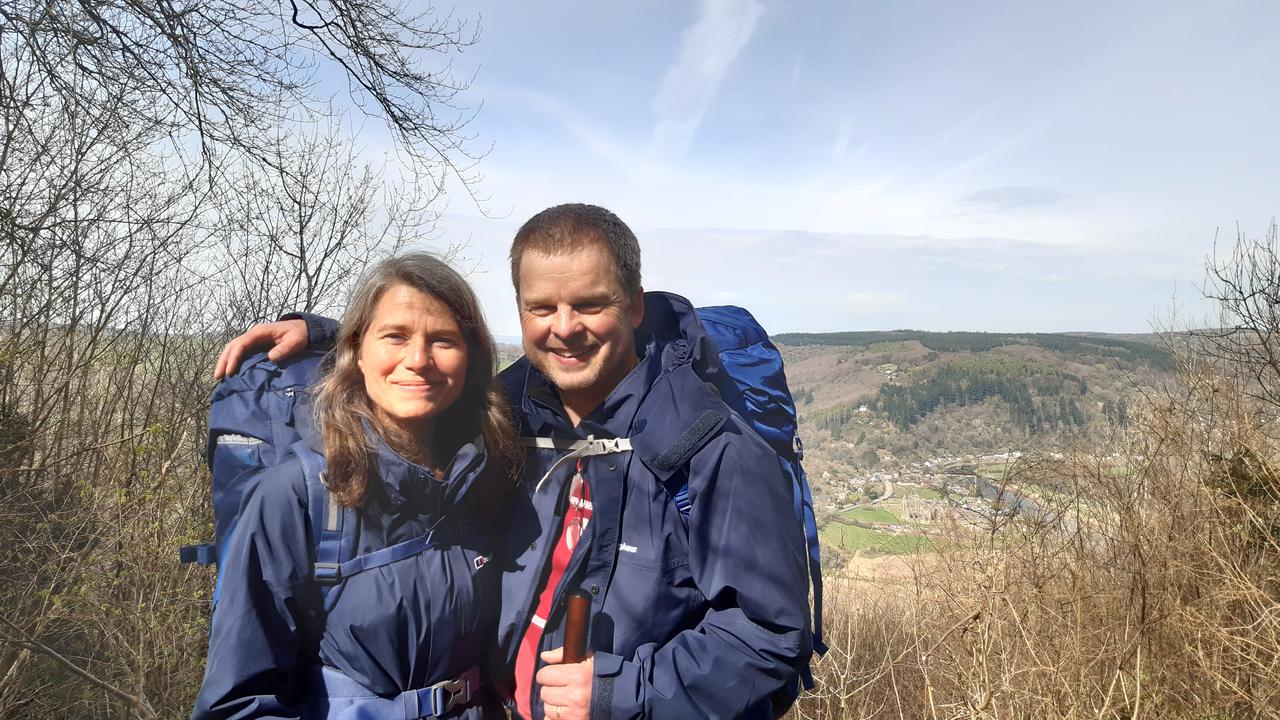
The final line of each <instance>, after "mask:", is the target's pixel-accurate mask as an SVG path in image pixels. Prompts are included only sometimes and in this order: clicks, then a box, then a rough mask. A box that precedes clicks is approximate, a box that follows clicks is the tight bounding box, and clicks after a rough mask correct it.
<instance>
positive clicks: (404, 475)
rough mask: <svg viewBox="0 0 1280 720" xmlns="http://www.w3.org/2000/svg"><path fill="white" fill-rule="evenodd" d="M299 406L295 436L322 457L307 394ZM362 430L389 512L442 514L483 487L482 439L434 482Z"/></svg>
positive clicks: (368, 428) (465, 448)
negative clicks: (396, 510) (404, 510)
mask: <svg viewBox="0 0 1280 720" xmlns="http://www.w3.org/2000/svg"><path fill="white" fill-rule="evenodd" d="M300 402H301V403H302V407H301V408H300V410H299V411H298V412H297V413H295V415H294V417H295V418H296V419H298V420H299V423H298V427H297V430H298V433H299V434H300V435H301V436H302V438H303V440H304V441H306V443H307V445H308V446H309V447H311V449H313V450H315V451H316V452H318V453H320V454H322V455H323V454H324V440H323V438H322V437H321V436H320V432H319V429H318V427H317V426H316V422H315V416H314V412H313V408H312V407H311V406H312V405H313V403H312V398H311V397H310V393H306V394H304V395H303V396H302V397H301V398H300ZM364 429H365V436H366V438H367V439H368V441H369V444H370V446H371V447H372V448H373V451H374V460H375V462H376V463H377V468H378V477H379V478H380V479H381V480H382V484H383V490H384V497H385V498H386V500H387V502H388V503H389V505H390V507H391V508H400V507H402V506H404V507H406V508H411V509H413V510H415V511H424V510H426V511H434V512H444V511H445V510H448V509H449V508H452V507H454V506H455V505H457V504H459V503H461V502H463V501H464V500H465V499H466V498H467V497H468V496H469V495H471V494H475V493H476V488H477V486H479V485H481V484H482V483H480V482H479V480H480V477H481V475H482V474H483V473H484V469H485V466H486V464H487V460H488V455H487V453H486V452H485V448H484V440H483V438H480V437H477V438H476V439H475V440H472V441H471V442H469V443H467V444H465V445H463V446H462V447H461V448H459V449H458V451H457V452H456V453H454V455H453V458H452V459H450V461H449V463H448V465H446V466H445V467H444V469H443V473H442V474H443V479H437V478H436V476H435V473H433V472H432V470H431V469H430V468H427V467H424V466H422V465H419V464H417V463H415V462H413V461H411V460H409V459H408V458H406V457H404V456H403V455H401V454H399V453H397V452H396V451H395V450H393V449H391V446H389V445H387V443H386V441H385V440H383V439H382V436H380V435H379V434H378V433H377V432H375V431H374V430H373V428H372V427H371V426H370V425H369V423H368V422H367V421H366V422H365V424H364Z"/></svg>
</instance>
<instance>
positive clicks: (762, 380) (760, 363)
mask: <svg viewBox="0 0 1280 720" xmlns="http://www.w3.org/2000/svg"><path fill="white" fill-rule="evenodd" d="M696 313H697V316H698V320H699V322H700V323H701V325H702V328H703V330H704V331H705V332H706V334H707V336H708V337H709V338H710V339H711V341H712V342H714V343H715V346H716V349H717V350H719V355H720V364H721V366H722V367H723V368H724V373H722V374H721V373H713V374H710V376H709V377H706V378H705V379H706V380H707V381H708V382H710V383H712V384H713V385H714V386H715V388H716V390H717V391H718V392H719V394H720V399H721V400H723V401H724V403H725V404H726V405H728V406H729V408H730V409H731V410H733V411H734V412H736V413H738V415H740V416H741V417H742V418H743V419H744V420H745V421H746V422H747V423H748V424H749V425H750V426H751V428H752V429H753V430H755V431H756V433H757V434H759V435H760V437H761V438H763V439H764V441H765V442H767V443H769V446H770V447H772V448H773V450H774V451H775V452H776V453H778V463H779V464H780V465H781V466H782V471H783V474H785V475H786V476H787V478H788V479H789V480H790V481H791V484H792V509H793V511H794V512H795V514H796V518H797V519H799V520H800V522H801V523H802V526H803V527H804V534H805V550H806V555H807V557H808V563H809V584H810V587H811V588H812V589H813V649H814V651H815V652H817V653H818V654H819V655H822V654H824V653H826V651H827V646H826V644H825V643H824V642H823V640H822V560H821V555H820V553H819V550H818V525H817V521H816V518H815V517H814V513H813V495H812V493H811V492H810V490H809V479H808V476H807V475H805V472H804V467H803V466H802V465H801V460H803V459H804V446H803V445H802V444H801V442H800V436H799V435H798V434H797V432H796V425H797V420H796V405H795V402H794V401H793V400H792V398H791V391H790V390H789V389H788V388H787V378H786V374H785V373H784V372H783V368H782V356H781V355H780V354H779V353H778V348H777V347H775V346H774V344H773V343H772V342H771V341H770V340H769V334H768V333H766V332H765V331H764V328H762V327H760V323H758V322H756V319H755V318H754V317H752V316H751V313H750V312H747V311H746V310H744V309H743V308H740V307H735V306H732V305H721V306H716V307H704V308H698V309H697V310H696ZM683 490H684V495H685V497H686V498H687V496H688V487H687V485H686V487H685V488H684V489H683ZM679 504H680V503H679V500H678V499H677V505H679ZM686 504H687V500H686ZM686 512H687V510H686ZM804 679H805V686H806V687H807V688H809V689H812V687H813V679H812V677H811V676H810V674H809V673H808V671H807V669H806V672H805V678H804Z"/></svg>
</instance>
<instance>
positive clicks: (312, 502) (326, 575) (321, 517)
mask: <svg viewBox="0 0 1280 720" xmlns="http://www.w3.org/2000/svg"><path fill="white" fill-rule="evenodd" d="M292 450H293V454H294V455H296V456H297V458H298V460H299V461H300V462H301V463H302V475H303V479H304V480H305V483H306V487H307V515H308V517H309V518H310V520H311V523H310V524H311V545H312V547H314V548H315V563H314V564H313V565H312V576H313V577H314V578H315V580H316V584H318V585H319V586H320V588H321V594H322V595H323V596H324V600H325V609H330V608H331V607H332V606H333V602H334V600H335V599H336V595H337V593H336V592H334V588H336V587H338V586H339V584H340V583H341V582H342V564H343V562H344V561H345V560H346V559H348V558H351V557H353V556H354V555H355V547H356V539H357V537H358V534H359V518H358V517H357V515H356V513H355V511H354V510H353V509H352V508H347V507H343V506H342V505H340V504H339V503H338V500H337V498H335V497H334V496H333V493H331V492H329V487H328V485H327V484H326V478H325V469H326V467H325V461H324V457H323V456H321V455H320V454H319V453H317V452H316V451H314V450H312V449H311V448H310V447H308V446H307V444H306V443H305V442H303V441H301V440H299V441H298V442H295V443H294V444H293V446H292Z"/></svg>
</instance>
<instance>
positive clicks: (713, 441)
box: [216, 204, 811, 720]
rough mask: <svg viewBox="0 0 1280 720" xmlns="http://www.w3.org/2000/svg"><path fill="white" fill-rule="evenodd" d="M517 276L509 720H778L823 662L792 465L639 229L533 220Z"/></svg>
mask: <svg viewBox="0 0 1280 720" xmlns="http://www.w3.org/2000/svg"><path fill="white" fill-rule="evenodd" d="M511 275H512V281H513V282H514V283H515V289H516V299H517V305H518V308H519V312H520V325H521V332H522V336H523V345H524V351H525V357H524V358H522V359H521V360H520V361H518V362H516V363H515V364H514V365H512V366H511V367H510V368H508V369H507V370H505V371H504V372H503V373H502V374H501V377H500V380H501V382H502V384H503V386H504V387H505V388H506V391H507V394H508V398H509V399H510V401H511V403H512V405H513V407H514V409H515V411H516V415H517V417H518V420H519V422H520V426H521V434H522V435H524V436H526V438H527V442H526V444H527V445H528V446H529V450H528V455H527V461H526V467H525V468H524V473H523V479H522V482H521V485H520V487H519V488H518V489H516V490H515V491H514V492H513V496H514V497H513V499H512V501H511V502H510V507H509V543H508V553H507V556H506V558H505V559H504V566H505V573H504V582H503V610H502V617H501V621H500V625H499V628H500V637H499V641H500V645H501V648H502V651H503V653H504V656H505V659H506V662H507V663H508V666H509V667H510V668H513V669H514V673H513V675H514V682H513V687H512V688H511V693H512V694H513V696H514V698H515V700H514V707H513V708H512V710H513V711H515V713H516V714H517V715H519V716H521V717H526V718H543V717H546V718H550V719H551V720H585V719H586V718H692V717H735V718H757V717H758V718H766V717H773V716H774V715H776V714H780V713H781V712H782V711H783V710H785V709H786V707H787V706H788V705H789V703H790V701H791V699H793V698H794V695H795V691H796V687H797V683H798V675H799V672H800V670H801V669H802V668H803V667H805V665H806V664H807V662H808V659H809V655H810V652H811V647H810V636H809V632H808V621H809V614H808V586H807V574H806V566H805V560H804V557H803V548H804V541H803V539H802V531H801V528H800V525H799V522H798V521H797V520H796V518H795V516H794V514H793V512H792V510H791V508H792V498H791V485H790V483H789V482H788V481H786V480H785V479H784V478H783V476H782V473H781V470H780V468H779V466H778V462H777V458H776V455H775V454H774V453H773V452H772V451H771V450H770V449H769V447H768V446H767V445H766V444H765V442H764V441H763V440H761V439H760V438H759V437H758V436H757V435H756V434H755V433H754V432H752V431H751V430H750V429H749V428H748V427H746V425H745V423H744V422H743V421H742V420H741V419H740V418H738V417H737V416H736V415H734V414H733V413H732V412H730V411H729V410H728V408H727V407H725V405H724V404H723V403H722V402H721V401H720V399H719V397H718V396H717V395H716V394H715V392H714V390H713V389H711V387H710V386H709V384H708V383H707V382H705V377H706V376H707V374H708V373H714V372H716V371H717V369H718V359H717V358H716V356H715V351H714V348H713V347H712V346H711V345H710V343H709V341H707V339H706V338H705V336H704V335H703V334H702V332H701V329H700V327H699V326H698V324H697V322H696V321H695V320H694V319H693V308H692V307H691V306H690V305H689V304H688V302H687V301H685V300H684V299H683V298H679V297H676V296H673V295H666V294H663V293H648V294H646V293H644V292H643V290H642V288H641V284H640V249H639V244H638V242H637V241H636V238H635V235H634V234H633V233H632V232H631V230H630V229H629V228H628V227H627V226H626V225H625V224H624V223H623V222H622V221H621V220H620V219H619V218H618V217H617V216H615V215H614V214H613V213H611V212H609V211H608V210H605V209H604V208H600V207H596V206H591V205H578V204H572V205H560V206H556V207H553V208H549V209H547V210H544V211H542V212H541V213H538V214H537V215H535V216H534V217H533V218H531V219H530V220H529V221H528V222H526V223H525V224H524V226H522V227H521V228H520V230H519V232H517V233H516V237H515V239H514V241H513V243H512V247H511ZM306 319H307V320H308V322H307V323H305V324H304V323H303V322H300V321H299V320H287V321H281V322H277V323H272V324H268V325H262V326H258V327H256V328H253V329H251V330H250V331H249V332H247V333H246V334H245V335H243V336H241V337H240V338H237V339H236V340H235V341H233V342H232V343H231V344H229V345H228V346H227V348H226V349H224V351H223V354H222V356H221V357H219V360H218V367H217V370H216V372H217V373H218V374H219V375H220V374H222V373H223V372H226V371H229V370H232V369H234V368H235V367H236V365H237V364H238V362H239V357H240V355H241V354H243V353H244V352H245V350H247V349H248V348H250V347H253V346H256V345H260V344H265V343H275V344H276V347H275V349H274V350H273V351H272V354H273V356H276V357H283V356H285V355H287V354H288V353H290V352H293V351H294V350H296V349H299V348H301V347H303V346H304V345H306V344H307V343H311V344H318V343H324V342H326V341H327V337H328V335H329V334H330V332H331V330H332V328H331V327H330V326H328V325H326V324H325V323H324V322H321V321H319V320H317V319H315V318H306ZM685 492H687V497H684V493H685ZM683 503H687V504H683ZM575 590H580V591H585V592H586V593H588V594H589V597H590V598H591V609H592V624H591V629H590V634H589V646H590V648H591V654H590V655H589V657H588V658H587V659H586V660H585V661H583V662H580V663H564V662H561V649H560V646H561V645H562V644H563V642H564V632H565V631H564V615H565V605H566V598H567V597H568V595H569V594H570V593H571V592H573V591H575Z"/></svg>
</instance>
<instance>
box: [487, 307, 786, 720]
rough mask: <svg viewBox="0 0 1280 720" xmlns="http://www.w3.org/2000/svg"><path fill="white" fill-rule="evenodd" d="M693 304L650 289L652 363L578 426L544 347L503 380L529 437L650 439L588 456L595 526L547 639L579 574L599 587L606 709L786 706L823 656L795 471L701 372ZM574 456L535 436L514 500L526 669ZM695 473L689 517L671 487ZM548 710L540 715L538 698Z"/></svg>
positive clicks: (578, 553)
mask: <svg viewBox="0 0 1280 720" xmlns="http://www.w3.org/2000/svg"><path fill="white" fill-rule="evenodd" d="M693 312H694V310H693V307H692V306H691V305H690V304H689V302H688V301H687V300H685V299H684V298H681V297H678V296H675V295H668V294H665V293H648V294H646V326H645V327H644V328H642V329H641V331H639V332H638V333H637V352H638V353H641V354H642V357H641V358H640V363H639V365H637V366H636V368H635V369H634V370H633V371H632V372H631V373H630V374H629V375H628V376H627V377H626V378H625V379H624V380H623V381H622V382H621V383H620V384H619V385H618V387H617V388H616V389H614V391H613V392H612V393H611V394H610V395H609V396H608V398H607V399H606V400H605V401H604V402H603V403H602V404H601V405H600V407H598V408H596V409H595V410H594V411H593V412H592V413H591V414H589V415H588V416H587V417H585V418H583V419H582V421H581V423H580V424H579V425H578V426H577V427H574V425H573V423H572V422H570V421H569V419H568V418H567V417H566V416H565V414H564V411H563V409H562V405H561V403H560V400H559V398H558V396H557V394H556V390H555V388H554V387H553V386H552V385H551V383H550V382H549V381H548V380H547V378H546V377H545V376H543V375H542V373H540V372H539V371H538V370H536V369H534V368H533V367H532V366H531V365H530V364H529V362H528V360H527V359H521V360H520V361H518V362H517V363H515V364H514V365H512V366H511V367H509V368H507V369H506V370H505V371H503V373H502V374H501V376H500V378H501V381H502V382H503V384H504V385H505V387H506V390H507V394H508V397H509V398H510V400H511V402H512V404H513V405H514V406H515V408H516V411H517V413H516V414H517V416H518V418H519V420H520V423H521V435H524V436H533V437H554V438H563V439H579V438H587V437H588V436H594V437H595V438H615V437H616V438H630V439H631V442H632V446H633V448H634V451H633V452H629V453H620V454H612V455H601V456H596V457H590V458H587V459H586V460H585V465H586V467H585V470H584V473H583V474H584V475H585V476H586V478H587V481H588V482H589V484H590V487H591V502H592V506H593V510H592V516H591V522H590V524H589V525H588V529H587V533H586V535H585V536H584V539H583V541H581V542H579V543H578V545H577V546H576V548H575V549H574V553H573V557H572V559H571V560H570V565H569V568H568V570H567V571H566V573H565V576H564V579H563V580H562V582H561V584H560V587H559V588H557V589H556V595H555V601H554V602H553V604H552V611H551V614H550V617H549V618H548V619H547V624H546V629H545V634H544V636H543V640H542V649H544V650H547V649H551V648H555V647H558V646H560V645H561V644H562V643H563V638H564V629H563V618H564V606H565V605H564V603H565V599H566V598H567V596H568V594H569V593H570V592H571V591H573V590H575V589H578V588H581V589H585V590H586V591H587V592H589V593H590V594H591V597H592V617H593V623H592V627H591V632H590V636H589V640H588V642H589V645H590V648H591V649H592V650H593V651H594V653H595V674H596V678H595V682H594V684H593V688H592V713H591V715H592V717H593V718H597V719H600V720H604V719H610V720H620V719H622V718H694V717H711V718H766V717H773V716H774V715H775V713H776V712H778V711H780V710H782V709H784V708H785V706H786V704H788V703H789V701H790V699H791V698H792V697H793V696H794V693H795V690H796V687H797V684H798V676H799V672H800V669H801V668H802V667H804V666H805V665H806V663H807V662H808V659H809V655H810V652H811V647H810V636H809V632H808V624H809V610H808V607H809V606H808V577H807V574H806V565H805V558H804V546H805V545H804V539H803V531H802V528H801V527H800V524H799V522H798V521H797V519H796V517H795V514H794V513H793V511H792V497H791V494H792V490H791V483H790V482H788V481H787V480H786V479H785V478H784V476H783V475H782V472H781V470H780V468H779V465H778V460H777V456H776V454H775V453H774V452H773V451H772V450H771V449H770V448H769V446H768V445H767V444H765V442H764V441H763V440H761V439H760V437H759V436H757V435H756V434H755V433H754V432H753V431H751V430H750V429H749V428H747V426H746V424H745V423H744V421H742V420H741V419H740V418H739V417H737V416H736V415H734V414H733V413H732V412H731V411H730V410H729V409H728V408H727V407H726V406H725V405H724V403H723V402H721V400H720V398H719V396H718V395H716V393H715V391H714V390H713V389H712V388H711V387H710V386H709V385H708V384H707V383H705V382H703V380H702V378H701V377H700V376H699V372H703V373H704V374H705V372H706V370H707V369H708V368H710V369H711V371H712V372H714V371H715V370H716V369H718V364H719V360H718V357H717V356H716V351H715V349H714V347H712V345H711V344H710V342H709V341H708V340H707V339H706V337H705V336H704V335H703V334H702V333H701V328H700V326H698V324H697V323H696V322H693V321H692V316H693ZM658 324H661V325H662V327H656V325H658ZM690 428H695V431H694V432H693V433H692V435H691V434H690V432H689V429H690ZM699 429H700V431H699ZM564 454H565V451H562V450H554V449H537V450H530V451H529V452H528V454H527V456H526V457H527V461H526V467H525V469H524V474H523V480H522V483H521V487H520V488H518V489H517V490H516V491H515V492H514V493H513V496H514V499H513V500H512V501H511V503H510V505H509V512H510V520H509V523H508V528H507V538H508V542H507V544H506V547H507V552H506V553H505V555H504V557H505V558H506V559H505V561H504V565H505V568H504V571H505V572H504V575H503V583H502V614H501V620H500V622H499V641H500V643H501V645H502V648H503V651H504V652H505V653H506V657H507V661H508V663H509V664H512V665H514V661H515V656H516V651H517V649H518V647H519V644H520V639H521V637H522V636H523V634H524V631H525V629H526V628H527V627H528V624H529V618H530V614H531V613H532V611H533V608H534V605H535V603H536V601H537V594H538V590H539V586H540V585H541V584H542V580H543V578H544V577H545V574H546V571H547V565H548V564H549V560H550V556H551V551H552V549H553V548H552V546H553V543H554V542H555V541H556V540H557V536H558V533H559V531H560V528H561V525H562V517H563V513H564V512H565V508H566V506H567V489H568V486H569V482H570V478H571V476H572V473H573V472H574V465H575V463H573V462H569V463H563V464H562V466H561V467H559V468H558V469H557V470H556V471H555V472H553V473H552V474H551V476H550V477H549V478H548V479H547V481H546V482H545V483H544V484H543V487H542V488H541V490H536V489H535V488H536V486H537V484H538V481H539V480H540V479H541V478H542V476H543V474H544V473H546V472H547V470H548V469H549V468H551V467H552V465H553V464H554V463H555V462H556V460H557V459H559V458H560V457H561V456H563V455H564ZM686 481H687V484H688V490H689V500H690V501H691V504H692V506H691V508H690V510H689V513H688V516H687V517H686V516H683V515H682V514H681V513H680V512H679V510H678V509H677V507H676V504H675V503H674V502H673V500H672V498H671V496H670V494H669V488H678V487H680V486H681V485H683V484H684V483H685V482H686ZM540 664H541V663H540ZM526 690H527V689H526ZM775 702H776V703H777V706H775ZM532 707H533V712H534V714H535V716H538V718H540V717H541V715H542V705H541V702H540V701H539V700H538V698H537V697H536V695H535V696H534V698H533V705H532Z"/></svg>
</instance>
